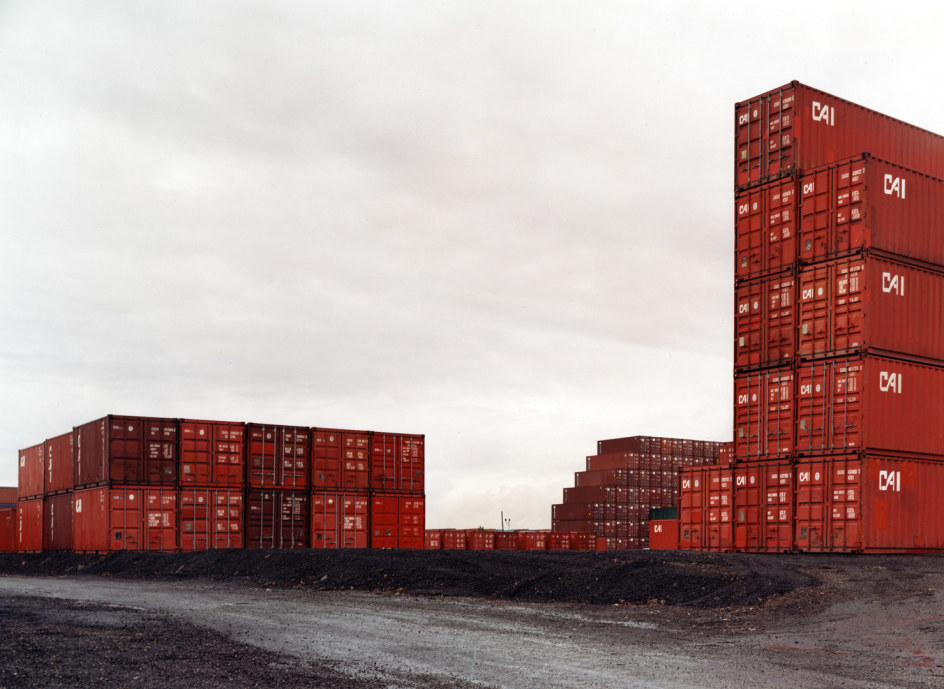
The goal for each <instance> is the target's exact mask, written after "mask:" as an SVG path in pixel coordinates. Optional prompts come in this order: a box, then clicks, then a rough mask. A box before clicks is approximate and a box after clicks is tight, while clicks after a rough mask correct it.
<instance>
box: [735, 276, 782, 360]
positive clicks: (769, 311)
mask: <svg viewBox="0 0 944 689" xmlns="http://www.w3.org/2000/svg"><path fill="white" fill-rule="evenodd" d="M734 293H735V314H734V366H735V368H736V369H737V370H749V369H755V368H762V367H772V366H784V365H788V364H789V363H790V362H791V361H792V360H793V358H794V356H795V352H796V296H797V281H796V278H795V277H794V276H793V275H792V274H783V275H776V276H772V277H766V278H760V279H758V280H752V281H750V282H745V283H741V284H740V285H738V286H737V287H736V288H735V291H734Z"/></svg>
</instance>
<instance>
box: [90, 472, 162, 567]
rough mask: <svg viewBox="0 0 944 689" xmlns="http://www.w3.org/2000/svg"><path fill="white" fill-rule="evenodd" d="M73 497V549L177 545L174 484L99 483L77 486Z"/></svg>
mask: <svg viewBox="0 0 944 689" xmlns="http://www.w3.org/2000/svg"><path fill="white" fill-rule="evenodd" d="M73 497H74V503H73V504H74V514H73V549H74V550H75V551H76V552H110V551H118V550H134V551H158V552H174V551H176V550H177V548H178V539H177V535H178V531H177V522H178V518H177V497H178V495H177V490H176V489H175V488H172V487H168V488H163V487H156V486H120V487H117V486H113V487H111V488H109V487H107V486H100V487H96V488H86V489H81V490H77V491H76V492H75V494H74V496H73Z"/></svg>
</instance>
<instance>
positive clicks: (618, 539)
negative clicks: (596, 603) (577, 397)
mask: <svg viewBox="0 0 944 689" xmlns="http://www.w3.org/2000/svg"><path fill="white" fill-rule="evenodd" d="M730 452H731V445H730V444H725V443H719V442H714V441H706V440H691V439H684V438H662V437H653V436H631V437H626V438H612V439H609V440H599V441H597V454H595V455H591V456H588V457H586V464H585V468H584V470H583V471H578V472H576V473H575V474H574V485H573V486H572V487H566V488H564V489H563V501H562V502H561V503H559V504H555V505H552V506H551V531H552V532H554V533H570V532H578V533H580V532H582V533H589V534H592V535H593V536H595V537H596V538H598V539H600V540H601V542H602V544H603V546H604V549H606V550H635V549H641V548H648V547H649V539H650V524H649V521H650V513H651V512H652V510H653V509H658V508H665V507H673V506H675V505H677V504H678V501H679V497H680V496H679V471H680V469H681V468H682V467H690V466H702V465H707V464H714V463H716V462H717V461H718V460H719V458H720V457H722V456H725V457H727V455H728V454H730Z"/></svg>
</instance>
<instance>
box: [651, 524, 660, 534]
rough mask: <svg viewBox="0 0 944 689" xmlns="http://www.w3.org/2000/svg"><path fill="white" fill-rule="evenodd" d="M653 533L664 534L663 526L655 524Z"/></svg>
mask: <svg viewBox="0 0 944 689" xmlns="http://www.w3.org/2000/svg"><path fill="white" fill-rule="evenodd" d="M652 531H653V533H662V524H653V525H652Z"/></svg>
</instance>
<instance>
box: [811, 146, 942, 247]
mask: <svg viewBox="0 0 944 689" xmlns="http://www.w3.org/2000/svg"><path fill="white" fill-rule="evenodd" d="M863 150H867V149H863ZM892 159H893V160H898V159H897V158H892ZM799 185H800V186H799V188H800V190H801V195H800V208H799V211H800V229H799V237H800V241H799V249H798V251H799V258H800V260H801V261H803V262H805V263H811V262H816V261H823V260H832V259H834V258H837V257H838V256H841V255H848V254H850V253H853V252H859V251H862V250H868V251H870V252H885V253H886V254H895V255H899V256H905V257H908V258H909V259H911V260H913V261H924V262H926V263H932V264H944V236H942V235H941V232H940V219H941V217H942V216H944V180H941V179H938V178H937V177H929V176H927V175H923V174H921V173H920V172H915V171H914V170H909V169H907V168H904V167H900V166H899V165H895V164H893V163H889V162H886V161H884V160H879V159H877V158H873V157H871V156H862V157H858V158H855V159H853V160H844V161H842V162H838V163H835V164H832V165H827V166H824V167H820V168H816V169H815V170H805V171H804V173H803V174H802V175H801V176H800V178H799Z"/></svg>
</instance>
